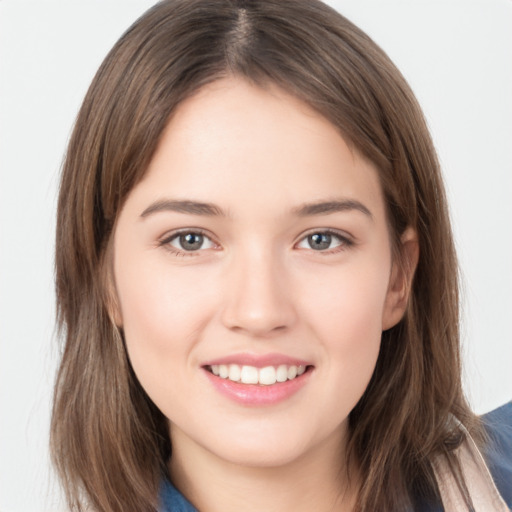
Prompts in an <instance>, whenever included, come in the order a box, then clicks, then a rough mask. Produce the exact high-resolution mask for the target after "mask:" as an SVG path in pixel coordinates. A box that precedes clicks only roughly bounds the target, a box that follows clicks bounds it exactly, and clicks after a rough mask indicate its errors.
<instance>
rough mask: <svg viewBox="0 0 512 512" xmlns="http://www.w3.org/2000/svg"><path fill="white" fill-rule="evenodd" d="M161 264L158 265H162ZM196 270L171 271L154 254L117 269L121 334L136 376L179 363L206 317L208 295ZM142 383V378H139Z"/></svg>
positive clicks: (208, 308)
mask: <svg viewBox="0 0 512 512" xmlns="http://www.w3.org/2000/svg"><path fill="white" fill-rule="evenodd" d="M162 260H163V261H162ZM205 280H206V281H207V280H208V277H207V276H202V275H201V272H198V271H197V269H196V270H195V272H194V274H193V275H192V273H191V272H187V269H179V268H178V269H176V268H173V267H171V266H170V265H166V264H165V255H159V257H158V258H155V259H154V260H153V261H151V264H148V263H147V262H146V263H145V264H139V259H138V258H137V257H136V255H133V256H132V257H131V258H129V259H128V258H125V259H124V260H123V262H122V265H121V264H120V265H118V266H117V268H116V283H117V291H118V297H119V304H120V309H121V316H122V320H123V330H124V335H125V340H126V346H127V350H128V354H129V356H130V360H131V362H132V365H133V367H134V370H135V371H136V373H137V375H138V376H139V378H141V377H142V375H140V374H151V373H152V372H154V373H155V374H156V373H157V369H158V368H160V367H162V366H163V365H164V364H166V365H169V363H172V362H173V361H176V362H178V361H180V362H181V364H182V363H183V358H184V357H185V358H187V357H188V355H189V354H190V353H191V352H192V351H193V348H194V346H195V343H196V339H197V337H198V333H199V332H201V329H202V326H203V325H204V323H205V322H206V320H207V318H208V313H207V312H208V311H210V310H212V309H214V308H213V307H212V300H213V297H212V292H211V291H210V288H209V287H208V286H207V283H206V282H205ZM141 380H142V378H141Z"/></svg>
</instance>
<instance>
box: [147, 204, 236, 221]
mask: <svg viewBox="0 0 512 512" xmlns="http://www.w3.org/2000/svg"><path fill="white" fill-rule="evenodd" d="M157 212H177V213H188V214H189V215H207V216H223V217H225V216H226V213H225V212H224V211H223V210H222V209H221V208H219V207H218V206H216V205H214V204H211V203H201V202H199V201H181V200H173V199H162V200H160V201H156V202H154V203H152V204H151V205H150V206H148V207H147V208H146V209H145V210H144V211H143V212H142V213H141V215H140V216H141V217H142V218H144V217H147V216H149V215H151V214H153V213H157Z"/></svg>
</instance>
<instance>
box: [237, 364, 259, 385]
mask: <svg viewBox="0 0 512 512" xmlns="http://www.w3.org/2000/svg"><path fill="white" fill-rule="evenodd" d="M240 380H241V381H242V382H243V383H244V384H258V368H255V367H254V366H242V372H241V374H240Z"/></svg>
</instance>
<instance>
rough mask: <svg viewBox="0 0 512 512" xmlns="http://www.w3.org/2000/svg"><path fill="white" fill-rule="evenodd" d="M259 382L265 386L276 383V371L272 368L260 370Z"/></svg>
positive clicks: (267, 367)
mask: <svg viewBox="0 0 512 512" xmlns="http://www.w3.org/2000/svg"><path fill="white" fill-rule="evenodd" d="M259 382H260V384H264V385H265V386H270V385H271V384H275V383H276V369H275V368H274V367H273V366H266V367H265V368H261V370H260V373H259Z"/></svg>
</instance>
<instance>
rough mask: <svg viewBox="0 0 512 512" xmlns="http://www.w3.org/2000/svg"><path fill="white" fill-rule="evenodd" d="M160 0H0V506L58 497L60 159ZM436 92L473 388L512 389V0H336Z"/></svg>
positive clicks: (415, 83)
mask: <svg viewBox="0 0 512 512" xmlns="http://www.w3.org/2000/svg"><path fill="white" fill-rule="evenodd" d="M153 3H154V2H153V1H149V0H148V1H142V0H139V1H126V0H125V1H121V0H117V1H113V0H95V1H91V0H89V1H85V0H66V1H45V0H37V1H35V0H33V1H30V2H29V1H23V0H0V123H1V125H0V127H1V128H0V129H1V132H0V172H1V173H0V511H1V512H43V511H45V512H46V511H50V510H51V511H53V510H57V509H59V506H58V496H59V493H58V491H57V490H56V488H55V486H54V484H53V485H52V483H51V482H52V478H51V477H50V474H51V473H50V469H49V463H48V450H47V438H48V423H49V411H50V402H51V394H52V382H53V378H54V371H55V365H56V356H57V345H56V340H55V337H54V320H53V318H54V309H55V308H54V294H53V281H52V280H53V238H54V226H55V220H54V214H55V198H56V189H57V183H58V175H59V168H60V164H61V161H62V155H63V152H64V149H65V146H66V141H67V139H68V137H69V133H70V130H71V126H72V124H73V121H74V117H75V115H76V113H77V110H78V108H79V104H80V102H81V100H82V98H83V96H84V94H85V92H86V88H87V87H88V84H89V83H90V81H91V79H92V77H93V74H94V72H95V71H96V69H97V67H98V66H99V64H100V62H101V60H102V59H103V57H104V56H105V54H106V53H107V51H108V50H109V49H110V47H111V46H112V45H113V43H114V42H115V41H116V40H117V38H118V37H119V36H120V35H121V34H122V32H123V31H124V30H125V29H126V28H127V27H128V26H129V25H130V24H131V22H132V21H134V20H135V18H136V17H137V16H139V15H140V14H141V13H142V12H143V11H144V10H145V9H146V8H148V7H149V6H150V5H152V4H153ZM329 3H331V4H332V5H334V6H335V7H337V8H338V9H339V10H340V11H341V12H342V13H343V14H345V15H346V16H347V17H348V18H350V19H351V20H352V21H354V22H355V23H356V24H358V25H359V26H361V28H363V29H364V30H366V31H367V32H368V33H369V34H370V35H371V36H372V37H373V38H374V39H375V40H376V41H377V42H378V43H379V44H380V45H381V46H382V47H383V48H384V49H385V50H386V51H387V52H388V53H389V55H390V56H391V58H392V59H393V60H394V61H395V63H396V64H397V65H398V67H399V68H400V69H401V70H402V72H403V73H404V74H405V76H406V78H407V79H408V80H409V82H410V84H411V85H412V87H413V89H414V91H415V92H416V94H417V96H418V98H419V100H420V103H421V104H422V106H423V107H424V110H425V113H426V116H427V119H428V122H429V125H430V127H431V129H432V132H433V136H434V140H435V143H436V146H437V148H438V151H439V154H440V157H441V161H442V165H443V169H444V172H445V177H446V183H447V188H448V192H449V197H450V201H451V212H452V217H453V223H454V228H455V233H456V241H457V247H458V251H459V256H460V261H461V266H462V269H463V275H464V288H465V290H464V295H465V300H464V324H463V343H464V352H465V374H466V390H467V392H468V394H469V396H470V399H471V403H472V404H473V406H474V408H475V410H476V411H477V412H485V411H488V410H490V409H492V408H494V407H495V406H497V405H499V404H501V403H504V402H505V401H507V400H510V398H512V378H511V374H512V371H511V367H512V343H511V340H512V336H511V331H512V329H511V327H510V319H511V316H512V228H511V224H512V222H511V221H512V200H511V198H512V30H511V27H512V1H511V0H461V1H459V0H438V1H435V0H403V1H398V0H386V1H383V0H346V1H343V0H338V1H334V0H332V1H331V2H329Z"/></svg>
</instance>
